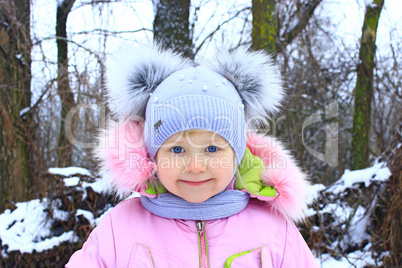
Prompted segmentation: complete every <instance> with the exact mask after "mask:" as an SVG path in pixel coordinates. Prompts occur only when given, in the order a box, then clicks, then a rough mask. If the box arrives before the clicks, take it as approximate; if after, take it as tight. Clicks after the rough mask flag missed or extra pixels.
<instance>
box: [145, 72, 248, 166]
mask: <svg viewBox="0 0 402 268" xmlns="http://www.w3.org/2000/svg"><path fill="white" fill-rule="evenodd" d="M189 129H204V130H209V131H212V132H215V133H217V134H219V135H220V136H222V137H223V138H225V139H226V141H227V142H228V143H229V144H230V146H231V147H232V148H233V150H234V152H235V156H236V160H237V163H240V161H241V159H242V157H243V154H244V151H245V148H246V128H245V117H244V105H243V103H242V99H241V98H240V96H239V94H238V93H237V90H236V89H235V87H234V86H233V84H232V83H231V82H229V81H228V80H227V79H226V78H225V77H223V76H222V75H220V74H218V73H216V72H214V71H211V70H210V69H208V68H205V67H203V66H197V67H190V68H186V69H183V70H180V71H177V72H175V73H173V74H172V75H170V76H169V77H168V78H166V79H165V80H164V81H163V82H162V83H161V84H160V85H159V86H158V87H157V88H156V89H155V91H154V92H153V93H152V96H151V97H150V99H149V101H148V104H147V108H146V115H145V132H144V136H145V141H146V145H147V148H148V152H149V154H150V156H151V157H152V158H155V156H156V153H157V151H158V149H159V147H160V146H161V145H162V144H163V142H164V141H165V140H166V139H168V138H169V137H170V136H172V135H173V134H175V133H178V132H180V131H183V130H189Z"/></svg>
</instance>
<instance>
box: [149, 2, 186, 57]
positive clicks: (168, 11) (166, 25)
mask: <svg viewBox="0 0 402 268" xmlns="http://www.w3.org/2000/svg"><path fill="white" fill-rule="evenodd" d="M156 2H157V3H156V14H155V19H154V39H155V40H157V41H158V42H159V43H160V44H162V46H164V47H169V48H177V49H179V50H180V51H182V52H183V53H184V54H185V55H186V56H188V57H190V58H194V52H193V40H192V35H191V33H190V22H189V16H190V0H160V1H156Z"/></svg>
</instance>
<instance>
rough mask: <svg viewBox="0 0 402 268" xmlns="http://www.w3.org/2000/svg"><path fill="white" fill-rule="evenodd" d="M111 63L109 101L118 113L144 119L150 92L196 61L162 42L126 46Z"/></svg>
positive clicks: (113, 110)
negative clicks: (167, 47)
mask: <svg viewBox="0 0 402 268" xmlns="http://www.w3.org/2000/svg"><path fill="white" fill-rule="evenodd" d="M111 62H112V64H111V66H108V67H109V68H108V72H107V78H108V89H109V92H108V100H109V104H110V109H111V111H112V112H113V113H114V114H115V115H116V116H117V117H120V116H123V117H130V116H140V117H141V118H142V119H144V118H145V108H146V105H147V102H148V99H149V97H150V94H152V92H153V91H154V90H155V88H156V87H157V86H158V85H159V84H160V83H161V82H162V81H163V80H165V79H166V78H167V77H168V76H169V75H171V74H172V73H174V72H176V71H179V70H181V69H184V68H187V67H191V66H194V63H193V62H192V61H191V60H190V59H187V58H184V57H183V56H182V55H181V54H179V53H178V52H175V51H173V50H171V49H162V48H161V46H160V45H158V44H154V45H153V46H145V45H142V46H139V47H127V48H126V49H124V50H123V51H122V52H119V53H118V54H116V55H115V57H113V58H112V59H111Z"/></svg>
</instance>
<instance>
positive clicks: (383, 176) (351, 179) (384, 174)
mask: <svg viewBox="0 0 402 268" xmlns="http://www.w3.org/2000/svg"><path fill="white" fill-rule="evenodd" d="M390 176H391V171H390V170H389V169H388V167H386V166H385V164H384V163H377V164H374V166H372V167H369V168H366V169H362V170H354V171H350V170H345V173H344V174H343V175H342V177H341V178H340V179H339V180H338V181H337V182H335V184H334V185H333V186H332V187H330V188H329V189H328V190H327V191H329V192H332V193H334V194H339V193H341V192H343V191H345V189H346V188H353V187H355V186H357V184H358V183H364V185H365V187H369V186H370V184H371V183H372V182H374V181H386V180H388V178H389V177H390Z"/></svg>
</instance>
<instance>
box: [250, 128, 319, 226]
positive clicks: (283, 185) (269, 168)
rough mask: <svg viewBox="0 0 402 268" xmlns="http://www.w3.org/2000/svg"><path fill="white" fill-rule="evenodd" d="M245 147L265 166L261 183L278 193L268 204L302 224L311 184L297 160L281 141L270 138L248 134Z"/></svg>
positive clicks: (309, 198)
mask: <svg viewBox="0 0 402 268" xmlns="http://www.w3.org/2000/svg"><path fill="white" fill-rule="evenodd" d="M247 147H248V148H249V149H250V151H251V153H252V154H253V155H256V156H258V157H260V158H261V159H262V160H263V162H264V164H265V169H264V170H263V172H262V174H261V178H262V180H263V182H264V183H265V184H266V185H269V186H273V187H275V188H276V190H277V191H278V192H279V196H277V197H276V198H275V199H274V200H273V201H272V202H269V203H270V204H271V206H272V207H273V208H274V209H275V210H276V211H278V212H280V213H282V214H283V215H285V217H287V218H288V219H292V220H293V221H296V222H299V221H302V220H303V219H304V217H305V214H304V213H305V211H306V209H307V205H308V203H309V202H311V200H312V198H311V196H310V191H309V187H311V185H310V183H309V182H308V179H307V176H306V175H305V174H304V173H303V172H302V171H301V169H300V168H299V167H298V166H297V165H296V161H295V160H294V159H293V157H292V156H291V155H290V153H289V152H288V151H287V150H286V149H284V147H283V146H282V144H281V143H280V142H278V141H277V140H275V139H273V138H270V137H266V136H262V135H257V134H249V135H248V137H247Z"/></svg>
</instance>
